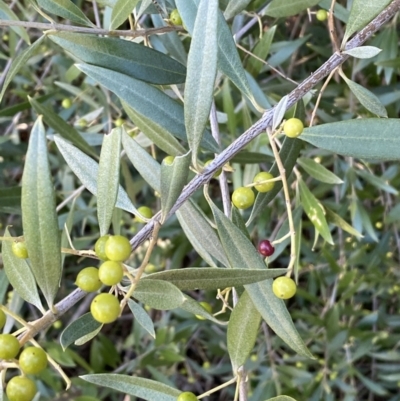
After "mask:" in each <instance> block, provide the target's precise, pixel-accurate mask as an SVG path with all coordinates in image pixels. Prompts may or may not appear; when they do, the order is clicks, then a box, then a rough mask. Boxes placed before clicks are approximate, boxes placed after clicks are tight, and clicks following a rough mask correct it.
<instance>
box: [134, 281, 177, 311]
mask: <svg viewBox="0 0 400 401" xmlns="http://www.w3.org/2000/svg"><path fill="white" fill-rule="evenodd" d="M133 297H134V298H136V299H138V300H139V301H140V302H143V303H144V304H146V305H149V306H151V307H152V308H154V309H159V310H168V309H175V308H178V307H179V306H180V305H182V303H183V302H184V301H185V297H184V295H183V294H182V293H181V291H180V290H179V289H178V288H177V287H176V286H174V285H173V284H171V283H168V282H167V281H162V280H140V281H139V283H138V285H137V287H136V289H135V292H134V293H133Z"/></svg>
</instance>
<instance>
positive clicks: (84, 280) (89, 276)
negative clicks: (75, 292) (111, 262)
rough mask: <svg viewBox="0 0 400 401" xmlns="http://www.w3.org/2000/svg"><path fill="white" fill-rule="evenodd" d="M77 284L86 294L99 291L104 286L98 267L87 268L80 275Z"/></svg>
mask: <svg viewBox="0 0 400 401" xmlns="http://www.w3.org/2000/svg"><path fill="white" fill-rule="evenodd" d="M75 284H76V285H77V286H78V287H79V288H80V289H81V290H83V291H86V292H95V291H97V290H99V289H100V288H101V286H102V282H101V280H100V278H99V270H98V269H97V268H96V267H85V268H84V269H82V270H81V271H80V272H79V273H78V275H77V277H76V281H75Z"/></svg>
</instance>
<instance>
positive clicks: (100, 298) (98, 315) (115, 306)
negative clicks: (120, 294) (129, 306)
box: [90, 294, 120, 323]
mask: <svg viewBox="0 0 400 401" xmlns="http://www.w3.org/2000/svg"><path fill="white" fill-rule="evenodd" d="M90 312H91V313H92V316H93V318H94V319H95V320H97V321H98V322H100V323H112V322H115V321H116V320H117V319H118V316H119V314H120V306H119V301H118V298H117V297H115V296H114V295H112V294H99V295H96V296H95V297H94V299H93V301H92V303H91V304H90Z"/></svg>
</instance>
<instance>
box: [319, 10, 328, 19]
mask: <svg viewBox="0 0 400 401" xmlns="http://www.w3.org/2000/svg"><path fill="white" fill-rule="evenodd" d="M316 17H317V20H318V21H326V19H327V18H328V13H327V11H325V10H322V9H321V10H318V11H317V14H316Z"/></svg>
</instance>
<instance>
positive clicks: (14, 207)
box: [0, 187, 21, 214]
mask: <svg viewBox="0 0 400 401" xmlns="http://www.w3.org/2000/svg"><path fill="white" fill-rule="evenodd" d="M0 212H2V213H16V214H21V187H8V188H5V187H1V188H0Z"/></svg>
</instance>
